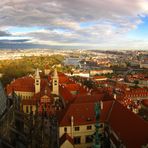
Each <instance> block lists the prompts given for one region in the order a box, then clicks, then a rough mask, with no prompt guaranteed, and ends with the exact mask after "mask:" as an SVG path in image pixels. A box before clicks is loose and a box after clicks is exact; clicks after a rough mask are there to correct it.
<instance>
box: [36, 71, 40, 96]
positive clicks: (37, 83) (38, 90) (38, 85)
mask: <svg viewBox="0 0 148 148" xmlns="http://www.w3.org/2000/svg"><path fill="white" fill-rule="evenodd" d="M40 85H41V78H40V74H39V69H38V68H37V70H36V72H35V93H38V92H40V87H41V86H40Z"/></svg>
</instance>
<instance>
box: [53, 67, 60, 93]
mask: <svg viewBox="0 0 148 148" xmlns="http://www.w3.org/2000/svg"><path fill="white" fill-rule="evenodd" d="M52 93H53V94H56V95H59V77H58V73H57V69H56V68H55V70H54V74H53V77H52Z"/></svg>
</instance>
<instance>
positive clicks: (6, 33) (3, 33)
mask: <svg viewBox="0 0 148 148" xmlns="http://www.w3.org/2000/svg"><path fill="white" fill-rule="evenodd" d="M3 36H11V34H10V33H8V32H5V31H0V37H3Z"/></svg>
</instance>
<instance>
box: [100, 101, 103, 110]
mask: <svg viewBox="0 0 148 148" xmlns="http://www.w3.org/2000/svg"><path fill="white" fill-rule="evenodd" d="M100 104H101V110H102V109H103V101H100Z"/></svg>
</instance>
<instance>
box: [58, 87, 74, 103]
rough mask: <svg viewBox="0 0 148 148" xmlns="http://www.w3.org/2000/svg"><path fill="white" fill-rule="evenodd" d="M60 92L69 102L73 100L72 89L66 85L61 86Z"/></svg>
mask: <svg viewBox="0 0 148 148" xmlns="http://www.w3.org/2000/svg"><path fill="white" fill-rule="evenodd" d="M59 92H60V96H61V97H62V98H63V99H64V101H66V102H67V101H68V102H69V101H72V100H73V96H72V94H71V93H70V91H68V89H67V88H66V87H63V86H59Z"/></svg>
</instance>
